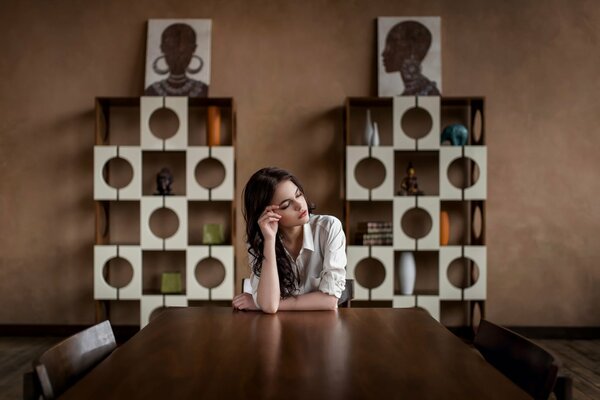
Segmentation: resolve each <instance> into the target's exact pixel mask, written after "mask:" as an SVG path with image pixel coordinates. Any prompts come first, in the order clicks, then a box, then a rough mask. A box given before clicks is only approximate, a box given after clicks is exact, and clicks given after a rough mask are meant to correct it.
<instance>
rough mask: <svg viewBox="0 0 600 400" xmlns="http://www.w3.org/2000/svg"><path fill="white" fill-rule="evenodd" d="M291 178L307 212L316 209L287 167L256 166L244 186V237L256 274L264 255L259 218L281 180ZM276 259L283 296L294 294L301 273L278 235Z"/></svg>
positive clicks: (260, 268) (253, 270)
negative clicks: (303, 198)
mask: <svg viewBox="0 0 600 400" xmlns="http://www.w3.org/2000/svg"><path fill="white" fill-rule="evenodd" d="M287 180H289V181H292V183H293V184H294V185H296V186H297V187H298V189H299V190H300V192H302V194H303V195H304V196H305V199H306V203H307V205H308V211H309V213H310V212H312V211H313V210H314V209H315V206H314V204H312V203H311V202H309V201H308V198H306V195H305V193H304V189H303V188H302V185H301V184H300V181H298V178H296V177H295V176H294V175H292V174H291V173H289V172H288V171H286V170H283V169H280V168H276V167H268V168H263V169H261V170H258V171H256V172H255V173H254V175H252V177H251V178H250V179H249V180H248V183H246V187H245V188H244V192H243V195H242V196H243V198H244V209H243V214H244V219H245V220H246V240H247V242H248V246H249V247H248V253H250V255H252V260H253V261H252V265H251V267H252V272H253V273H254V274H255V275H256V276H260V274H261V271H262V263H263V260H264V258H265V256H264V251H263V246H264V241H265V239H264V237H263V234H262V231H261V230H260V226H259V225H258V218H259V217H260V216H261V214H262V213H263V212H264V211H265V208H266V207H267V206H268V205H270V204H271V201H272V200H273V195H274V194H275V188H276V187H277V185H278V184H279V183H280V182H283V181H287ZM275 259H276V262H277V274H278V276H279V290H280V293H281V297H282V298H286V297H290V296H293V294H294V292H295V291H296V290H297V289H298V287H299V284H300V277H299V276H297V275H296V273H295V272H294V270H293V268H292V262H291V261H290V259H289V258H288V256H287V254H286V252H285V249H284V247H283V243H282V242H281V239H280V238H279V235H278V236H277V239H276V240H275Z"/></svg>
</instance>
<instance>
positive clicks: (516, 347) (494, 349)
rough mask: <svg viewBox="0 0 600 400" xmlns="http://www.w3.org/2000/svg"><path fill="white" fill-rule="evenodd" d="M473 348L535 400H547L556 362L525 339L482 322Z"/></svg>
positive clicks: (552, 383)
mask: <svg viewBox="0 0 600 400" xmlns="http://www.w3.org/2000/svg"><path fill="white" fill-rule="evenodd" d="M473 344H474V345H475V347H476V348H477V350H479V352H480V353H481V355H483V357H484V358H485V359H486V360H487V361H488V362H489V363H490V364H492V365H493V366H494V367H495V368H496V369H497V370H498V371H500V372H502V374H504V375H505V376H506V377H507V378H509V379H510V380H511V381H513V382H514V383H515V384H516V385H517V386H519V387H520V388H521V389H523V390H524V391H526V392H527V393H529V394H530V395H531V396H532V397H533V398H535V399H548V396H549V395H550V393H551V392H552V389H553V387H554V384H555V382H556V375H557V372H558V367H559V360H558V359H557V358H556V357H555V356H554V355H552V354H551V353H550V352H548V351H547V350H545V349H543V348H542V347H540V346H538V345H537V344H535V343H533V342H532V341H530V340H529V339H527V338H524V337H523V336H521V335H519V334H517V333H515V332H513V331H511V330H509V329H506V328H503V327H501V326H498V325H495V324H493V323H491V322H489V321H486V320H482V321H481V323H480V325H479V330H478V331H477V334H476V335H475V339H474V341H473Z"/></svg>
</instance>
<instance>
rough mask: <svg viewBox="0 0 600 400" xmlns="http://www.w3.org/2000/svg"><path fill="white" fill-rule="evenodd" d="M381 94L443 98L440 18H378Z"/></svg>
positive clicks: (379, 93)
mask: <svg viewBox="0 0 600 400" xmlns="http://www.w3.org/2000/svg"><path fill="white" fill-rule="evenodd" d="M377 44H378V51H377V65H378V71H379V77H378V78H379V79H378V91H377V93H378V95H379V96H380V97H386V96H398V95H401V96H440V95H441V93H442V51H441V18H440V17H379V18H377Z"/></svg>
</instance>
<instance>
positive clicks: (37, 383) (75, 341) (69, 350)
mask: <svg viewBox="0 0 600 400" xmlns="http://www.w3.org/2000/svg"><path fill="white" fill-rule="evenodd" d="M116 347H117V344H116V341H115V336H114V334H113V331H112V328H111V326H110V322H109V321H104V322H101V323H99V324H97V325H94V326H92V327H90V328H88V329H86V330H84V331H82V332H79V333H77V334H75V335H73V336H71V337H69V338H67V339H65V340H63V341H62V342H60V343H58V344H57V345H55V346H54V347H52V348H50V349H48V350H47V351H46V352H45V353H44V354H42V355H41V356H40V358H39V359H38V360H36V361H34V363H33V369H34V374H33V375H32V376H29V377H26V378H25V379H26V381H27V380H30V382H29V384H30V385H32V386H33V388H34V390H33V391H29V392H28V391H27V389H25V391H24V397H27V396H31V397H29V398H37V395H36V394H35V388H38V390H40V391H41V394H42V396H43V398H44V399H54V398H56V397H58V396H60V395H61V394H62V393H63V392H64V391H65V390H67V389H68V388H69V387H70V386H71V385H73V384H74V383H75V382H77V381H78V380H79V379H80V378H81V377H82V376H83V375H85V374H86V373H87V372H88V371H89V370H91V369H92V368H93V367H95V366H96V365H97V364H98V363H99V362H100V361H102V360H103V359H104V358H106V357H107V356H108V355H109V354H110V353H111V352H112V351H113V350H114V349H115V348H116ZM31 378H33V380H34V381H33V382H32V381H31ZM26 381H25V382H24V384H27V382H26ZM30 387H31V386H30Z"/></svg>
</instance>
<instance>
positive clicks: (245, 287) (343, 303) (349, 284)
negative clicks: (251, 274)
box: [242, 278, 354, 308]
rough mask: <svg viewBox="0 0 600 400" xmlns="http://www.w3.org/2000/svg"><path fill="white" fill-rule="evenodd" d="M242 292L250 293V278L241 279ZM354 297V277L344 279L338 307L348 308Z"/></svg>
mask: <svg viewBox="0 0 600 400" xmlns="http://www.w3.org/2000/svg"><path fill="white" fill-rule="evenodd" d="M242 292H243V293H252V287H251V286H250V279H248V278H246V279H242ZM353 298H354V279H346V288H345V289H344V291H343V292H342V296H341V297H340V298H339V299H338V307H340V308H350V302H351V301H352V299H353Z"/></svg>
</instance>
